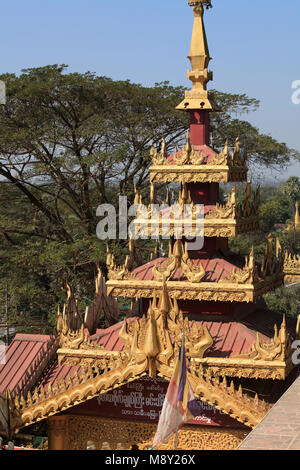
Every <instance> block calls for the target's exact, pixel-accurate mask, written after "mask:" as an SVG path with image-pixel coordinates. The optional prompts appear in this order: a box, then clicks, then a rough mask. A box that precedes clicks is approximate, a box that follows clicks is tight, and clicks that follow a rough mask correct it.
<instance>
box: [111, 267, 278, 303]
mask: <svg viewBox="0 0 300 470" xmlns="http://www.w3.org/2000/svg"><path fill="white" fill-rule="evenodd" d="M161 285H162V284H161V283H160V282H158V281H142V280H139V279H131V280H109V281H107V291H108V294H109V295H112V296H113V297H131V298H148V299H149V298H152V297H153V292H155V291H159V290H160V289H161ZM282 285H283V274H282V275H280V276H279V277H277V276H276V277H273V278H270V279H267V280H262V281H259V282H257V283H255V284H238V283H222V282H200V283H193V282H188V281H168V282H167V287H168V291H169V295H170V297H171V298H173V299H182V300H198V301H199V300H202V301H214V302H218V301H220V302H247V303H249V302H254V301H255V300H256V299H258V298H259V297H261V296H262V295H263V294H265V293H267V292H269V291H270V290H272V289H276V288H278V287H280V286H282Z"/></svg>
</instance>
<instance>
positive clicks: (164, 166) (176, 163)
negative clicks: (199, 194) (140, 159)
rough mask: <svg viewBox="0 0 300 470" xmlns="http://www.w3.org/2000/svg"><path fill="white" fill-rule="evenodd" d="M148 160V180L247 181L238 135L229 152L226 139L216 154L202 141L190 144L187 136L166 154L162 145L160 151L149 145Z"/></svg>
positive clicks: (162, 181)
mask: <svg viewBox="0 0 300 470" xmlns="http://www.w3.org/2000/svg"><path fill="white" fill-rule="evenodd" d="M206 112H207V111H206ZM198 132H200V133H201V128H200V129H198ZM194 134H195V131H194ZM196 138H197V134H196V135H194V140H195V139H196ZM203 138H205V136H203ZM151 159H152V165H151V167H150V169H149V171H150V181H151V183H231V182H232V183H235V182H238V181H241V182H242V181H247V171H248V169H247V166H246V154H244V155H243V156H242V155H241V150H240V144H239V139H238V138H237V140H236V145H235V149H234V152H233V153H232V154H231V153H230V151H229V149H228V142H226V144H225V147H224V149H223V151H222V152H220V153H217V152H215V151H214V150H212V149H211V148H210V147H209V146H208V145H206V144H205V143H204V142H203V144H202V145H192V144H191V140H190V138H189V136H188V143H187V144H186V146H185V148H184V149H183V150H181V151H179V152H176V153H174V154H173V155H170V156H169V157H168V156H167V155H166V153H165V145H164V144H163V145H162V150H161V152H160V153H158V152H157V151H156V150H155V149H154V147H153V146H152V148H151Z"/></svg>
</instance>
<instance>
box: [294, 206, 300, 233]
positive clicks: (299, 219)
mask: <svg viewBox="0 0 300 470" xmlns="http://www.w3.org/2000/svg"><path fill="white" fill-rule="evenodd" d="M299 229H300V215H299V202H298V201H296V212H295V230H299Z"/></svg>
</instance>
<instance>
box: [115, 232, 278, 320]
mask: <svg viewBox="0 0 300 470" xmlns="http://www.w3.org/2000/svg"><path fill="white" fill-rule="evenodd" d="M194 256H197V258H196V259H192V258H191V257H190V256H189V254H188V252H187V250H186V248H184V246H183V244H182V242H181V241H180V240H177V241H176V242H175V244H174V247H173V249H172V248H170V253H169V256H168V258H157V259H155V260H152V261H151V262H149V263H147V264H145V265H143V266H140V267H138V268H136V269H134V270H132V271H130V270H129V269H128V267H129V266H130V265H132V260H131V259H130V258H127V260H126V263H125V264H124V265H123V266H120V267H118V266H116V265H115V264H114V259H113V258H112V257H111V254H110V253H108V260H107V264H108V279H109V280H108V281H107V283H106V285H107V292H108V295H112V296H113V297H131V298H151V297H152V296H153V292H155V291H157V292H159V291H160V290H161V288H162V283H163V282H165V281H166V283H167V288H168V292H169V295H170V297H171V298H174V299H184V300H195V301H199V300H202V301H203V300H204V301H214V302H254V301H255V300H256V299H258V298H259V297H261V296H262V295H263V294H264V293H266V292H268V291H270V290H273V289H276V288H277V287H280V286H281V285H282V284H283V272H282V262H283V260H282V258H280V257H279V258H277V256H276V253H275V248H274V244H273V241H272V238H271V237H270V238H269V240H268V244H267V249H266V255H265V259H264V262H263V264H262V265H261V266H260V265H257V264H256V263H255V260H254V253H253V250H252V252H251V253H250V255H249V257H248V258H246V261H245V260H243V258H242V257H239V256H237V255H228V256H226V257H225V256H224V255H222V254H221V252H215V253H213V254H212V253H209V252H203V253H201V252H200V253H195V254H194ZM200 314H201V308H199V315H200Z"/></svg>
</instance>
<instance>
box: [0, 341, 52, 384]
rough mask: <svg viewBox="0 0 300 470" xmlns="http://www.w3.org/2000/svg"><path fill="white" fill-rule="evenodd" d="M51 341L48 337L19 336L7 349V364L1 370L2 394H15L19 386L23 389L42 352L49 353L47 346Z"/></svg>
mask: <svg viewBox="0 0 300 470" xmlns="http://www.w3.org/2000/svg"><path fill="white" fill-rule="evenodd" d="M50 340H51V336H48V335H23V334H17V335H16V336H15V337H14V339H13V341H12V343H11V344H10V345H9V347H8V348H7V349H6V355H5V356H6V357H5V364H3V365H2V367H1V370H0V393H2V392H4V391H5V390H10V391H11V392H13V391H14V390H15V389H16V388H17V387H18V386H19V387H20V388H21V387H22V383H23V380H24V379H25V378H26V373H27V374H30V367H31V366H33V364H34V363H35V361H36V360H37V358H38V357H40V354H41V353H42V352H45V353H46V351H47V344H48V342H49V341H50Z"/></svg>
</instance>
